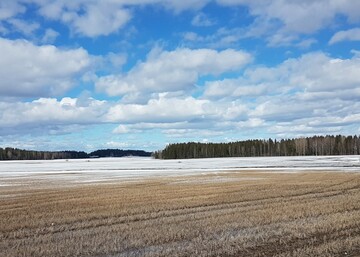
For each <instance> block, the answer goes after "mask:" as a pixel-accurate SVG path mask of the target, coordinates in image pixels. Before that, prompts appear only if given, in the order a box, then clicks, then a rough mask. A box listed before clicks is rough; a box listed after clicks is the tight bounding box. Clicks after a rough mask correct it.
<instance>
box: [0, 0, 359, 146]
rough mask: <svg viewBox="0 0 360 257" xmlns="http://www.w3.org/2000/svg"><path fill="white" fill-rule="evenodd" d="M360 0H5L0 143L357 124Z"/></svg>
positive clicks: (134, 142)
mask: <svg viewBox="0 0 360 257" xmlns="http://www.w3.org/2000/svg"><path fill="white" fill-rule="evenodd" d="M359 13H360V1H357V0H316V1H315V0H304V1H294V0H271V1H270V0H213V1H211V0H182V1H178V0H136V1H135V0H132V1H129V0H103V1H95V0H77V1H68V0H1V1H0V67H1V69H0V147H6V146H12V147H19V148H26V149H37V150H85V151H91V150H94V149H99V148H125V149H145V150H157V149H162V148H163V147H164V146H165V145H166V144H168V143H174V142H186V141H200V142H211V141H212V142H227V141H235V140H244V139H254V138H269V137H271V138H291V137H301V136H312V135H315V134H316V135H326V134H346V135H347V134H360V127H359V125H360V111H359V110H360V16H359Z"/></svg>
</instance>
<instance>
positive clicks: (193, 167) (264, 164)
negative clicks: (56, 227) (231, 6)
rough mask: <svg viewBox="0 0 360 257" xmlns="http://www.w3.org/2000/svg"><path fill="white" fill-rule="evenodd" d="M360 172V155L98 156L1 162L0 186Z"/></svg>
mask: <svg viewBox="0 0 360 257" xmlns="http://www.w3.org/2000/svg"><path fill="white" fill-rule="evenodd" d="M241 170H256V171H265V172H299V171H341V172H359V171H360V156H306V157H302V156H301V157H251V158H213V159H187V160H155V159H152V158H139V157H128V158H100V159H81V160H49V161H42V160H41V161H2V162H0V186H7V185H10V184H11V185H14V183H15V184H24V183H25V184H26V183H27V182H34V181H35V182H40V181H43V182H44V181H48V182H52V183H56V182H65V183H66V182H69V183H92V182H109V181H111V180H114V179H116V180H124V181H128V180H134V179H139V178H149V177H166V176H188V175H204V174H217V173H219V172H226V171H241Z"/></svg>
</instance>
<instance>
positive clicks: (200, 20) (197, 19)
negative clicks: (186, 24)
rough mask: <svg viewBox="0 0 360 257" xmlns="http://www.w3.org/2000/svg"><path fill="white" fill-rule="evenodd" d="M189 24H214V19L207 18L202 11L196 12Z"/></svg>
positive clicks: (203, 25)
mask: <svg viewBox="0 0 360 257" xmlns="http://www.w3.org/2000/svg"><path fill="white" fill-rule="evenodd" d="M191 24H192V25H194V26H198V27H209V26H212V25H214V24H215V22H214V21H212V20H211V19H209V17H207V16H206V14H204V13H202V12H201V13H198V14H196V15H195V16H194V18H193V19H192V21H191Z"/></svg>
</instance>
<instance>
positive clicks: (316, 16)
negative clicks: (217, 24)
mask: <svg viewBox="0 0 360 257" xmlns="http://www.w3.org/2000/svg"><path fill="white" fill-rule="evenodd" d="M217 3H219V4H221V5H227V6H232V5H243V6H247V7H249V12H250V14H251V15H252V16H254V17H256V19H255V22H254V23H253V25H252V27H251V28H250V30H249V32H248V34H252V36H263V35H266V36H268V37H269V38H268V40H269V43H270V44H271V45H273V46H275V45H283V44H284V43H285V44H286V43H288V42H292V41H296V40H297V35H298V34H312V33H315V32H317V31H319V30H321V29H323V28H325V27H328V26H330V25H332V23H333V21H334V18H335V17H336V15H344V16H345V17H346V18H347V21H348V22H349V23H356V22H359V20H360V18H359V15H357V14H358V13H359V12H360V2H357V1H338V0H319V1H313V0H306V1H284V0H274V1H263V0H217ZM269 28H270V29H269Z"/></svg>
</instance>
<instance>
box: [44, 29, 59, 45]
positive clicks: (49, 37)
mask: <svg viewBox="0 0 360 257" xmlns="http://www.w3.org/2000/svg"><path fill="white" fill-rule="evenodd" d="M59 35H60V33H59V32H57V31H56V30H53V29H46V30H45V33H44V35H43V37H42V39H41V42H42V43H45V44H48V43H54V42H55V40H56V38H57V37H58V36H59Z"/></svg>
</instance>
